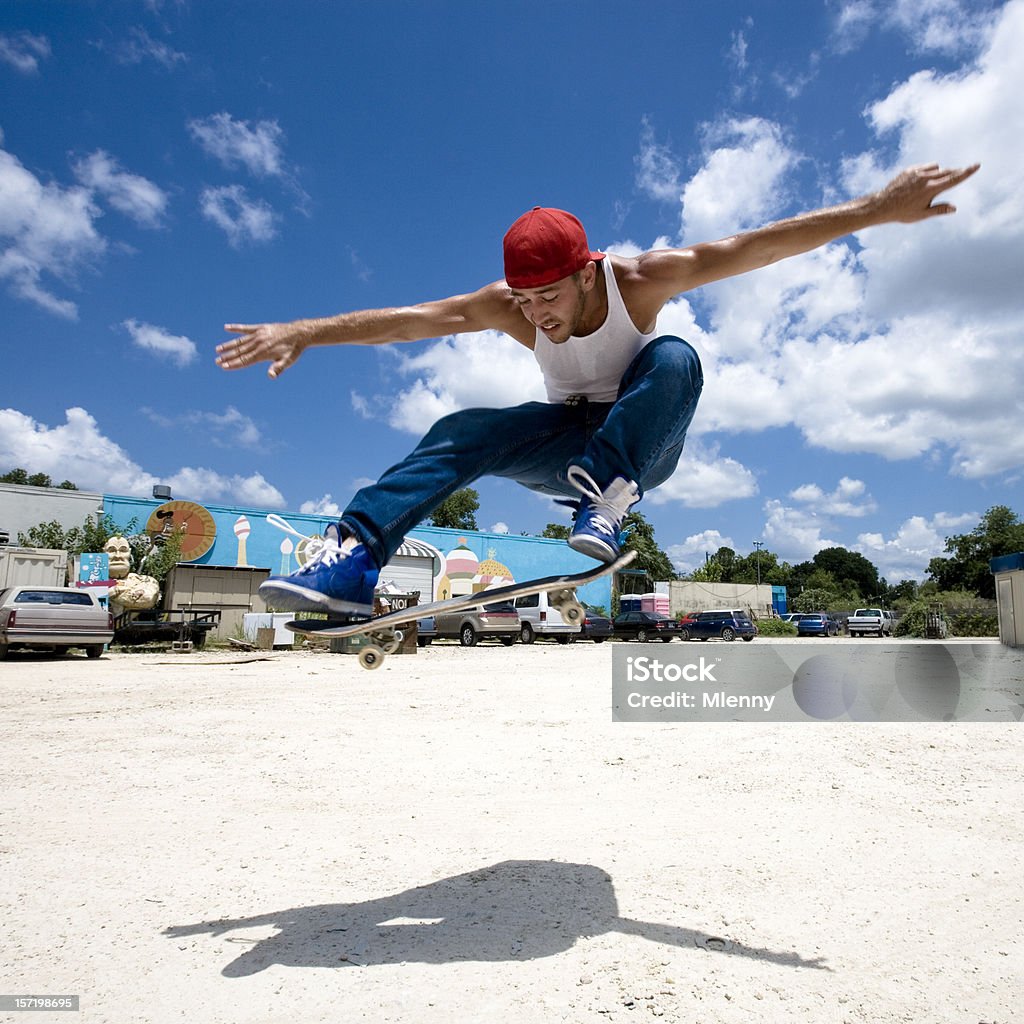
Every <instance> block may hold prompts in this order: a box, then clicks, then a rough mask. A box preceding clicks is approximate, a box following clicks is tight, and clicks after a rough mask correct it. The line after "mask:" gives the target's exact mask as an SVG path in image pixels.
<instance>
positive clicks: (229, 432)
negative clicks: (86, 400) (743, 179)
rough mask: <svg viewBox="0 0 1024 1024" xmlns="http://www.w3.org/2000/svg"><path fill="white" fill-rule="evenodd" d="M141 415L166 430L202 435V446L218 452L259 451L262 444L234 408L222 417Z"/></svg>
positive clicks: (150, 411) (209, 414) (247, 419)
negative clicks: (256, 449)
mask: <svg viewBox="0 0 1024 1024" xmlns="http://www.w3.org/2000/svg"><path fill="white" fill-rule="evenodd" d="M140 411H141V412H142V413H143V414H144V415H145V416H147V417H148V418H149V419H150V420H151V421H152V422H153V423H156V424H157V425H158V426H161V427H163V428H165V429H166V430H175V431H182V430H189V431H194V432H198V433H201V434H202V437H203V440H204V441H205V442H208V443H209V444H213V445H216V446H217V447H219V448H258V447H259V446H260V445H261V444H262V443H263V434H262V432H261V431H260V428H259V427H258V426H257V425H256V423H255V421H254V420H253V419H252V418H251V417H249V416H246V415H245V414H244V413H242V412H239V410H238V409H236V408H235V407H234V406H233V405H229V406H228V407H227V408H226V409H225V410H224V412H222V413H218V412H200V411H195V410H193V411H190V412H184V413H180V414H177V415H174V416H166V415H163V414H162V413H158V412H156V411H155V410H153V409H150V408H143V409H141V410H140Z"/></svg>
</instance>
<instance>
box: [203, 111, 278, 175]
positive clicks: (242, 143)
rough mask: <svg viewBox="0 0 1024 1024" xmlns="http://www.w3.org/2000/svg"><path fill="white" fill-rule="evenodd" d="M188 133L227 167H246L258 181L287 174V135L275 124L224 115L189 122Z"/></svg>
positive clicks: (223, 113)
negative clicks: (283, 142)
mask: <svg viewBox="0 0 1024 1024" xmlns="http://www.w3.org/2000/svg"><path fill="white" fill-rule="evenodd" d="M188 130H189V133H190V134H191V135H192V137H193V138H194V139H195V140H196V142H198V143H199V145H200V146H202V148H203V149H204V150H205V151H206V152H207V153H208V154H209V155H210V156H212V157H214V158H215V159H216V160H218V161H220V163H222V164H223V165H224V166H225V167H228V168H232V167H244V168H245V169H246V170H248V171H249V173H250V174H252V175H255V176H256V177H257V178H276V177H282V176H284V175H285V174H286V170H285V165H284V156H283V154H282V152H281V140H282V139H283V137H284V132H282V130H281V126H280V125H279V124H278V123H277V122H276V121H257V122H255V124H253V123H251V122H249V121H236V120H235V119H234V118H233V117H232V116H231V115H230V114H228V113H226V112H221V113H219V114H212V115H211V116H210V117H207V118H202V119H199V118H196V119H195V120H192V121H189V122H188Z"/></svg>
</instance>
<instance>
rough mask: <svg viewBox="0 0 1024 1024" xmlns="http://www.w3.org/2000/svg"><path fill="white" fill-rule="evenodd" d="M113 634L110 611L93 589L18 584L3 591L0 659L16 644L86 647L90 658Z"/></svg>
mask: <svg viewBox="0 0 1024 1024" xmlns="http://www.w3.org/2000/svg"><path fill="white" fill-rule="evenodd" d="M113 636H114V627H113V623H112V620H111V617H110V612H109V611H107V609H106V608H103V607H101V605H100V603H99V602H98V601H97V600H96V596H95V595H94V594H93V593H92V591H91V590H88V589H85V588H82V589H79V588H78V587H37V586H16V587H8V588H7V590H4V591H0V659H2V658H5V657H6V656H7V651H8V650H9V649H10V648H12V647H14V648H16V647H48V648H53V649H54V650H55V651H56V653H57V654H65V653H66V652H67V651H68V649H69V648H71V647H84V648H85V653H86V654H87V655H88V656H89V657H90V658H98V657H99V656H100V655H101V654H102V653H103V646H104V644H109V643H110V641H111V639H112V638H113Z"/></svg>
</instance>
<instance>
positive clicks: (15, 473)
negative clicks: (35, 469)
mask: <svg viewBox="0 0 1024 1024" xmlns="http://www.w3.org/2000/svg"><path fill="white" fill-rule="evenodd" d="M0 484H21V485H22V486H28V487H53V486H55V485H54V482H53V480H51V479H50V477H49V476H47V474H46V473H33V474H32V475H31V476H30V475H29V474H28V472H27V471H26V470H24V469H12V470H10V471H9V472H7V473H4V474H3V475H2V476H0ZM56 486H57V487H58V488H60V489H61V490H65V491H77V490H78V487H77V485H75V484H73V483H72V482H71V481H70V480H64V481H62V482H61V483H59V484H56Z"/></svg>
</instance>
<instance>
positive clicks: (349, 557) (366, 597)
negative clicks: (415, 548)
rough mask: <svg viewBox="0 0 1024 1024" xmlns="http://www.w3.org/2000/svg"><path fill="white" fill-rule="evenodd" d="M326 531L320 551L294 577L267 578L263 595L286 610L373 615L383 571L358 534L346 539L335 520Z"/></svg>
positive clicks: (261, 595)
mask: <svg viewBox="0 0 1024 1024" xmlns="http://www.w3.org/2000/svg"><path fill="white" fill-rule="evenodd" d="M324 533H325V534H326V536H325V537H324V542H323V546H322V547H321V548H320V550H319V551H318V552H317V553H316V554H315V555H314V556H313V557H312V558H311V559H310V560H309V561H308V562H307V563H306V564H305V565H304V566H303V567H302V568H301V569H299V570H298V571H297V572H293V573H292V574H291V575H290V576H271V577H270V578H269V579H267V580H264V582H263V583H262V584H261V585H260V597H262V598H263V600H264V601H266V602H267V604H268V605H270V606H271V607H273V608H280V609H282V610H283V611H294V612H329V613H331V612H333V613H335V614H340V615H345V616H352V617H356V616H362V615H367V616H369V615H372V614H373V588H374V587H375V586H376V585H377V577H378V575H379V572H380V570H379V569H378V568H377V566H376V564H375V563H374V561H373V559H372V558H370V553H369V552H368V551H367V550H366V548H365V547H364V546H363V545H362V544H361V543H360V542H359V540H358V539H357V538H356V537H352V536H349V537H345V538H344V539H343V538H342V535H341V530H340V529H339V528H338V527H337V526H335V525H334V524H333V523H332V524H331V525H330V526H328V527H327V529H326V530H325V531H324Z"/></svg>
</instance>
